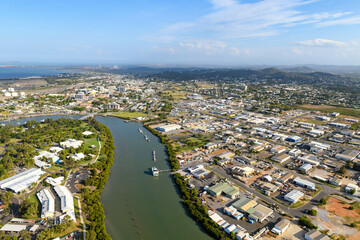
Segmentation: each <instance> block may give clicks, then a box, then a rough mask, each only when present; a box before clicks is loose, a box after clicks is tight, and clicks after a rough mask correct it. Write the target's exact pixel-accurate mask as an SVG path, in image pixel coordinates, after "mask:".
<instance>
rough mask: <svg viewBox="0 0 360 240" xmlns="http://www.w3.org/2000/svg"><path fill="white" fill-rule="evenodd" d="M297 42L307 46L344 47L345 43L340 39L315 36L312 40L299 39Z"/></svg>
mask: <svg viewBox="0 0 360 240" xmlns="http://www.w3.org/2000/svg"><path fill="white" fill-rule="evenodd" d="M297 44H299V45H302V46H307V47H344V46H346V45H347V44H346V43H345V42H341V41H335V40H329V39H322V38H317V39H314V40H306V41H299V42H297Z"/></svg>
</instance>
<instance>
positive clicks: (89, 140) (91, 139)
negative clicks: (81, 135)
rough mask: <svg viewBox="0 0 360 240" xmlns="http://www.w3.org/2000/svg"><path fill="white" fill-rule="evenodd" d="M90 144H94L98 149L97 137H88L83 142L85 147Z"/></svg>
mask: <svg viewBox="0 0 360 240" xmlns="http://www.w3.org/2000/svg"><path fill="white" fill-rule="evenodd" d="M91 145H95V146H96V149H99V142H98V140H97V138H90V139H87V140H85V142H84V147H85V148H89V147H90V146H91Z"/></svg>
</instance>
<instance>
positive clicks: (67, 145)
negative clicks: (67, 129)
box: [60, 139, 84, 148]
mask: <svg viewBox="0 0 360 240" xmlns="http://www.w3.org/2000/svg"><path fill="white" fill-rule="evenodd" d="M83 142H84V141H82V140H75V139H68V140H66V141H65V142H61V143H60V146H62V147H64V148H71V147H72V148H79V147H80V146H81V145H82V144H83Z"/></svg>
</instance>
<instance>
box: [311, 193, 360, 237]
mask: <svg viewBox="0 0 360 240" xmlns="http://www.w3.org/2000/svg"><path fill="white" fill-rule="evenodd" d="M315 209H316V210H317V211H318V215H317V216H316V217H311V218H312V221H313V223H314V224H316V225H318V226H319V229H320V230H329V234H330V235H331V234H339V235H342V236H347V237H346V239H348V240H356V239H360V232H359V229H358V228H352V227H350V224H351V223H353V222H358V221H360V210H359V209H358V208H356V207H355V208H354V209H353V210H351V209H350V204H347V203H345V202H344V201H341V200H339V199H337V198H335V197H330V198H329V200H328V203H327V204H326V206H325V207H324V208H315Z"/></svg>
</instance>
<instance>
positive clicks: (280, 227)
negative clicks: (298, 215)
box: [271, 218, 291, 235]
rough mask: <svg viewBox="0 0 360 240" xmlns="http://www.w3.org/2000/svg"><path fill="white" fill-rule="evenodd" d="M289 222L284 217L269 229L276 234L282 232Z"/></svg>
mask: <svg viewBox="0 0 360 240" xmlns="http://www.w3.org/2000/svg"><path fill="white" fill-rule="evenodd" d="M290 224H291V222H290V221H289V220H288V219H286V218H284V219H283V220H281V221H280V222H278V223H277V224H276V225H275V227H273V229H271V232H273V233H275V234H276V235H280V234H283V233H284V232H285V231H286V230H287V229H288V228H289V226H290Z"/></svg>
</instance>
